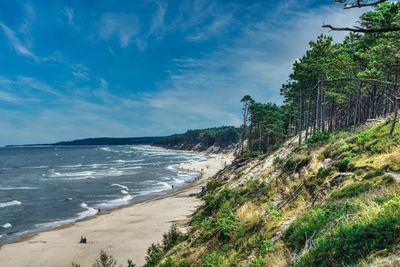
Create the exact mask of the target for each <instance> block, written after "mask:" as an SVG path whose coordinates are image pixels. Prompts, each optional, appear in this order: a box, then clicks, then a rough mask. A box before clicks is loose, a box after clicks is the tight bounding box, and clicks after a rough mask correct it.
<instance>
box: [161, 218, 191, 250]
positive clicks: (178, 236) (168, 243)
mask: <svg viewBox="0 0 400 267" xmlns="http://www.w3.org/2000/svg"><path fill="white" fill-rule="evenodd" d="M186 239H187V235H186V234H183V233H181V232H180V231H179V230H178V228H177V227H176V224H173V225H172V226H171V228H170V229H169V231H168V232H167V233H165V234H163V240H162V246H163V249H164V251H165V252H166V251H168V250H170V249H171V248H173V247H174V246H175V245H176V244H178V243H180V242H182V241H184V240H186Z"/></svg>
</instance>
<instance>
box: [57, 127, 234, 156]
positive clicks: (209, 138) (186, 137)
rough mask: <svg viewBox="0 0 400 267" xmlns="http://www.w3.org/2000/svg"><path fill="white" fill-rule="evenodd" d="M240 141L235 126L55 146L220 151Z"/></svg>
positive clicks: (71, 142) (103, 138)
mask: <svg viewBox="0 0 400 267" xmlns="http://www.w3.org/2000/svg"><path fill="white" fill-rule="evenodd" d="M238 141H239V129H238V128H235V127H233V126H224V127H216V128H208V129H202V130H189V131H187V132H186V133H183V134H174V135H170V136H161V137H127V138H109V137H102V138H87V139H79V140H74V141H63V142H58V143H54V144H51V145H54V146H76V145H107V146H109V145H154V146H160V147H165V148H171V149H183V150H195V151H205V150H210V151H220V150H224V149H227V148H230V147H234V146H235V144H236V143H237V142H238Z"/></svg>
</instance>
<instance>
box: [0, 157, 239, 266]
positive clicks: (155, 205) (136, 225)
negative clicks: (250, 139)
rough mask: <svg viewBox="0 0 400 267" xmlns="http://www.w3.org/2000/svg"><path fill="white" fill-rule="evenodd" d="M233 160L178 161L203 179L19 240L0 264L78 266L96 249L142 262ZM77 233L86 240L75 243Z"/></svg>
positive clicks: (122, 260)
mask: <svg viewBox="0 0 400 267" xmlns="http://www.w3.org/2000/svg"><path fill="white" fill-rule="evenodd" d="M232 159H233V157H232V155H226V154H212V155H209V157H208V159H207V160H206V161H202V162H196V163H191V164H185V165H182V166H181V168H183V169H189V170H195V171H198V172H201V173H202V175H201V178H200V179H199V180H197V181H195V182H193V183H191V184H188V185H187V186H186V187H184V188H182V189H179V190H177V191H176V192H172V193H170V194H168V195H167V196H164V197H159V198H157V199H152V200H147V201H144V202H141V203H137V204H133V205H130V206H127V207H123V208H120V209H116V210H113V211H111V212H109V213H105V214H101V215H97V216H95V217H93V218H90V219H87V220H84V221H80V222H76V223H74V224H71V225H68V226H64V227H61V228H58V229H53V230H49V231H46V232H41V233H38V234H36V235H34V236H32V237H29V238H25V239H24V240H22V241H19V242H16V243H12V244H7V245H4V246H2V247H0V266H1V267H67V266H68V267H70V266H71V263H72V262H75V263H78V264H80V265H81V266H82V267H86V266H92V263H93V262H94V260H95V258H97V257H98V255H99V252H100V250H105V251H107V252H108V253H110V254H111V255H113V256H114V257H115V258H116V260H117V261H118V263H119V264H124V265H126V262H127V260H128V259H131V260H132V261H133V262H134V263H135V264H137V265H139V266H140V265H142V264H143V263H144V262H145V256H146V252H147V248H148V247H149V246H150V245H151V244H152V243H156V242H159V241H161V239H162V234H163V233H165V232H167V231H168V229H169V228H170V226H171V225H172V224H173V223H175V222H177V223H183V222H184V221H185V220H186V219H187V218H188V216H189V215H190V214H191V213H192V212H193V211H194V210H195V209H196V207H198V206H199V205H200V204H201V202H200V200H199V199H198V198H196V197H195V196H194V194H195V193H198V192H200V190H201V187H202V186H204V185H205V183H206V181H207V179H208V178H210V177H211V176H213V175H214V174H215V173H216V172H217V171H218V170H220V169H222V168H223V167H224V165H225V164H228V163H229V162H231V161H232ZM81 235H85V236H86V237H87V239H88V243H87V244H79V239H80V237H81Z"/></svg>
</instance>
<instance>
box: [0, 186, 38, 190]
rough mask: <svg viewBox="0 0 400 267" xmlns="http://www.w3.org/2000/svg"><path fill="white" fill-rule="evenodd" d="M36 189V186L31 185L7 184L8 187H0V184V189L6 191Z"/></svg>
mask: <svg viewBox="0 0 400 267" xmlns="http://www.w3.org/2000/svg"><path fill="white" fill-rule="evenodd" d="M35 189H38V188H37V187H32V186H20V187H19V186H8V187H1V186H0V191H6V190H35Z"/></svg>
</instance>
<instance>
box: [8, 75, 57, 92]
mask: <svg viewBox="0 0 400 267" xmlns="http://www.w3.org/2000/svg"><path fill="white" fill-rule="evenodd" d="M0 87H1V89H3V90H9V91H13V92H16V91H17V92H18V93H19V95H25V96H28V95H30V92H31V91H32V90H34V91H40V92H43V93H45V94H49V95H53V96H61V94H60V93H59V92H58V90H56V89H55V88H54V87H52V86H50V85H48V84H47V83H45V82H42V81H39V80H37V79H35V78H33V77H25V76H19V77H17V78H16V79H8V78H6V77H2V76H0Z"/></svg>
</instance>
